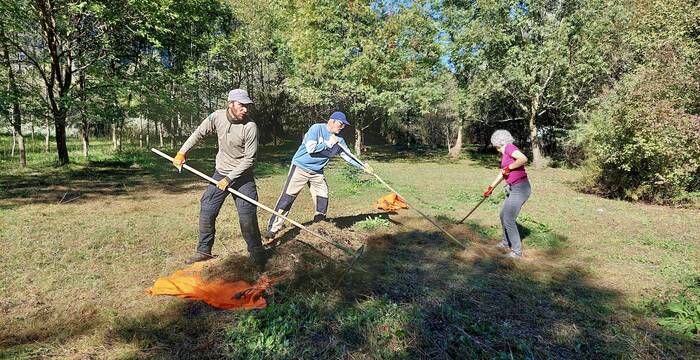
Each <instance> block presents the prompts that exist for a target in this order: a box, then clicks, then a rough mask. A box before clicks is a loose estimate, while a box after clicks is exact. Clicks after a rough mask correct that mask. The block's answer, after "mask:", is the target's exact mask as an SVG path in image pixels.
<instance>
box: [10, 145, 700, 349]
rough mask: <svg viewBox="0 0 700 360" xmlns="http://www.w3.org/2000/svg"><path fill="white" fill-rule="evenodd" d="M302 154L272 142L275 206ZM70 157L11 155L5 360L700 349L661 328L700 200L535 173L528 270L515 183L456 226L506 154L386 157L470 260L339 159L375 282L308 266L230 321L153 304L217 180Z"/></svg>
mask: <svg viewBox="0 0 700 360" xmlns="http://www.w3.org/2000/svg"><path fill="white" fill-rule="evenodd" d="M37 141H40V139H38V140H37ZM0 147H3V148H5V149H7V148H9V140H8V138H7V137H0ZM295 147H296V146H295V144H287V145H285V146H281V147H274V148H273V147H269V146H264V147H262V149H261V150H260V156H259V165H258V172H257V175H258V176H257V184H258V188H259V190H258V192H259V195H260V201H261V202H262V203H263V204H267V205H270V206H272V205H273V204H274V202H275V200H276V199H277V197H278V195H279V191H280V190H281V187H282V184H283V181H284V178H285V176H286V172H287V168H288V162H289V160H290V158H291V155H292V153H293V150H294V148H295ZM37 148H41V147H40V146H37ZM69 148H70V150H71V154H70V155H71V159H72V161H74V163H73V164H71V165H69V166H65V167H62V168H53V167H51V166H50V165H51V163H52V162H53V161H54V160H53V159H52V158H51V156H55V155H53V153H52V154H51V155H50V156H46V155H44V154H41V153H40V154H34V153H31V154H30V155H29V165H30V166H29V168H28V169H19V168H18V167H17V165H16V159H9V158H8V157H7V155H4V156H5V157H4V158H2V159H0V214H1V216H0V243H1V244H2V248H3V251H2V252H0V275H1V279H2V281H1V282H0V291H1V292H2V294H4V296H3V298H2V299H0V324H2V326H1V327H0V358H44V357H46V358H49V357H58V358H80V359H82V358H120V359H121V358H163V359H169V358H222V357H227V358H237V359H238V358H240V359H248V358H260V359H262V358H265V359H268V358H314V359H316V358H322V359H323V358H390V359H394V358H407V359H408V358H503V359H511V358H526V359H548V358H562V359H570V358H638V359H656V358H699V357H700V346H699V345H700V341H699V340H698V336H697V335H695V336H693V335H682V334H679V333H677V332H674V331H672V330H671V329H670V328H669V327H667V326H666V327H664V326H660V325H659V324H658V321H659V319H660V318H662V317H664V316H666V313H665V312H664V310H665V309H666V304H667V302H668V301H670V300H673V299H676V296H677V294H679V293H680V292H682V291H683V290H684V289H685V288H686V287H688V286H689V285H692V284H694V283H695V282H696V281H698V278H700V260H699V259H700V221H698V219H700V210H698V208H697V207H690V208H671V207H661V206H652V205H645V204H635V203H629V202H622V201H615V200H608V199H602V198H599V197H596V196H593V195H588V194H584V193H581V192H578V191H577V190H576V185H575V182H576V180H577V179H578V178H579V177H580V176H581V174H580V173H579V171H578V170H569V169H545V170H529V173H530V178H531V182H532V184H533V195H532V197H531V198H530V200H529V201H528V202H527V203H526V205H525V207H524V208H523V211H522V213H521V215H520V218H519V224H520V225H521V233H523V234H525V239H524V244H525V245H524V249H525V250H524V251H525V258H524V259H523V260H522V261H520V262H517V263H513V262H511V261H508V260H506V259H504V257H503V256H502V255H500V253H499V252H497V251H495V250H494V249H493V247H492V245H494V244H496V243H497V241H498V239H499V237H500V225H499V220H498V211H499V209H500V203H501V202H502V200H503V198H504V194H502V193H501V192H500V190H499V192H494V196H493V197H492V198H490V199H489V200H487V201H486V202H484V204H483V205H482V206H481V207H480V208H479V209H478V210H477V211H476V212H475V213H474V214H473V215H472V217H471V218H470V220H469V221H468V223H467V224H466V225H464V226H456V225H453V224H452V223H453V222H454V221H455V219H459V218H461V217H462V216H463V215H464V214H466V212H467V211H468V210H469V209H470V208H471V207H472V206H473V205H474V204H475V203H476V202H477V201H478V200H479V199H480V194H481V192H482V191H483V188H484V187H485V186H486V185H487V184H488V183H489V182H490V181H491V180H492V179H493V176H495V166H497V164H498V162H497V159H496V157H495V156H493V157H491V156H472V155H465V156H464V158H463V159H461V160H459V161H450V160H448V159H446V158H444V157H442V156H440V155H439V154H431V153H427V154H424V155H423V156H416V155H415V153H396V152H395V151H393V150H392V149H391V148H375V149H372V150H373V151H372V152H371V154H372V156H370V157H369V159H370V162H371V164H372V166H373V167H374V168H375V169H376V171H377V173H378V174H380V175H381V176H382V177H383V178H384V179H385V180H386V181H387V182H389V183H390V184H392V185H393V186H394V187H395V188H396V189H397V190H398V191H399V192H401V193H402V195H404V196H405V197H406V198H407V200H408V201H409V202H410V203H411V204H413V205H414V206H416V207H418V208H419V209H420V210H422V211H423V212H426V213H428V214H430V215H432V216H435V217H437V218H439V219H440V221H441V222H442V224H443V225H444V226H445V227H447V228H448V230H449V231H450V232H451V233H453V234H454V235H456V236H457V237H458V238H460V239H462V240H465V241H468V242H469V243H470V246H469V248H468V249H467V250H463V249H461V248H459V247H457V246H455V245H453V244H451V243H450V242H448V241H447V240H446V239H445V238H444V237H443V236H442V235H441V234H440V233H439V232H438V231H437V230H436V229H435V228H433V227H432V226H431V225H430V223H428V222H427V221H425V220H424V219H422V218H421V217H420V216H418V214H417V213H415V212H413V211H411V210H402V211H400V212H399V213H397V214H391V215H383V214H379V213H378V211H377V210H375V209H374V208H373V202H374V201H375V200H376V199H377V198H379V197H380V196H382V195H384V194H386V193H387V192H388V191H387V190H386V189H384V188H382V187H381V185H380V184H378V183H377V182H376V181H370V180H369V179H368V178H366V177H364V176H362V175H359V174H356V173H354V172H353V171H350V170H348V168H347V167H346V166H345V165H344V164H343V162H342V160H339V159H336V160H334V161H333V162H332V166H331V167H330V169H328V170H327V175H328V183H329V187H330V191H331V195H330V196H331V199H330V209H329V213H330V217H332V218H336V220H337V224H338V226H339V227H341V228H343V231H346V232H348V233H349V232H354V233H360V234H362V235H363V236H364V237H365V238H366V239H367V240H366V243H367V251H366V254H365V255H364V256H363V257H362V258H361V260H360V266H362V267H363V268H364V269H365V270H367V271H366V272H362V271H356V272H351V273H350V274H349V275H348V276H347V277H346V278H345V279H344V281H343V282H342V283H341V284H338V283H337V280H338V279H337V276H336V275H337V273H335V272H331V271H324V270H323V269H322V268H310V269H303V270H299V269H298V270H297V271H296V272H295V274H293V276H292V277H290V278H288V280H286V281H283V282H281V283H279V284H278V285H276V286H275V288H274V291H273V292H272V294H271V295H270V296H269V297H268V300H269V304H270V305H269V306H268V308H266V309H264V310H261V311H220V310H216V309H213V308H211V307H209V306H208V305H205V304H202V303H199V302H190V301H186V300H180V299H175V298H169V297H150V296H148V295H147V294H146V293H145V289H146V288H148V287H150V286H151V285H152V284H153V282H154V281H155V279H156V278H158V277H160V276H164V275H168V274H170V273H172V272H173V271H175V270H177V269H180V268H182V267H183V264H182V261H183V260H184V259H185V258H186V257H187V256H189V255H190V254H191V253H192V251H193V250H194V246H195V243H196V236H197V224H198V222H197V221H198V220H197V219H198V211H199V208H198V207H199V196H200V195H201V192H202V191H203V189H204V183H203V182H202V181H201V180H200V179H199V178H197V177H196V176H194V175H191V174H186V173H183V174H177V172H176V171H175V170H174V168H172V166H170V165H169V164H168V163H167V162H166V161H164V160H162V159H160V158H159V157H157V156H156V155H155V154H152V153H150V152H148V151H146V150H145V149H141V150H140V149H136V148H128V150H127V151H125V152H123V153H121V154H114V153H112V151H111V149H110V144H109V143H107V142H99V141H98V142H96V144H94V148H93V150H92V153H93V155H92V156H91V158H90V160H89V161H86V160H83V159H81V155H80V144H79V143H77V142H76V143H71V145H70V146H69ZM52 151H53V149H52ZM167 152H173V151H172V150H170V151H167ZM214 155H215V150H214V149H213V148H211V147H201V148H199V149H197V150H195V151H194V152H193V153H192V154H191V155H190V158H191V160H190V161H189V162H188V163H189V164H190V165H192V166H194V167H195V168H198V169H200V170H202V171H204V172H205V173H209V172H212V171H213V166H214ZM62 199H63V202H64V203H61V204H59V202H62ZM66 201H67V202H66ZM231 204H232V203H231V202H230V203H229V204H228V205H227V206H226V207H225V208H224V209H223V210H222V212H221V215H220V216H219V221H218V226H217V243H216V245H215V247H214V251H215V253H218V254H220V255H222V257H223V258H226V257H232V256H237V255H240V254H243V253H244V252H245V249H244V242H243V241H242V239H241V238H240V233H239V230H238V224H237V216H236V212H235V210H234V206H232V205H231ZM311 209H312V204H311V200H310V196H309V195H308V191H306V190H305V191H304V192H302V195H301V196H300V198H299V199H298V201H297V202H296V203H295V205H294V208H293V209H292V212H291V217H292V218H293V219H295V220H297V221H301V222H306V221H310V220H311V219H312V217H313V214H312V212H311ZM259 217H260V223H261V224H266V223H267V219H268V216H267V215H266V214H265V213H262V212H259ZM216 261H223V260H216Z"/></svg>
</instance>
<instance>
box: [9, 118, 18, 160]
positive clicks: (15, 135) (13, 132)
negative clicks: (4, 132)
mask: <svg viewBox="0 0 700 360" xmlns="http://www.w3.org/2000/svg"><path fill="white" fill-rule="evenodd" d="M16 145H17V130H15V127H14V126H12V149H11V150H10V157H15V148H16Z"/></svg>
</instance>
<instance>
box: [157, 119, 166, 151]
mask: <svg viewBox="0 0 700 360" xmlns="http://www.w3.org/2000/svg"><path fill="white" fill-rule="evenodd" d="M156 126H158V139H159V140H160V147H161V148H162V147H163V136H164V135H165V130H164V129H163V124H159V123H158V122H156Z"/></svg>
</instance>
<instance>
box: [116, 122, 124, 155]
mask: <svg viewBox="0 0 700 360" xmlns="http://www.w3.org/2000/svg"><path fill="white" fill-rule="evenodd" d="M123 133H124V119H122V120H121V121H119V126H118V127H117V152H119V153H120V152H122V138H123Z"/></svg>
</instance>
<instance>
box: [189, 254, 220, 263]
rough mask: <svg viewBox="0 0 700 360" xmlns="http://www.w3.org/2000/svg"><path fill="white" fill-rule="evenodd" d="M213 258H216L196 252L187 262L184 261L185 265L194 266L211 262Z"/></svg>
mask: <svg viewBox="0 0 700 360" xmlns="http://www.w3.org/2000/svg"><path fill="white" fill-rule="evenodd" d="M215 257H216V256H214V255H212V254H207V253H203V252H199V251H197V252H195V253H194V255H192V256H190V257H189V258H188V259H187V260H185V264H187V265H191V264H194V263H196V262H200V261H207V260H211V259H213V258H215Z"/></svg>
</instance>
